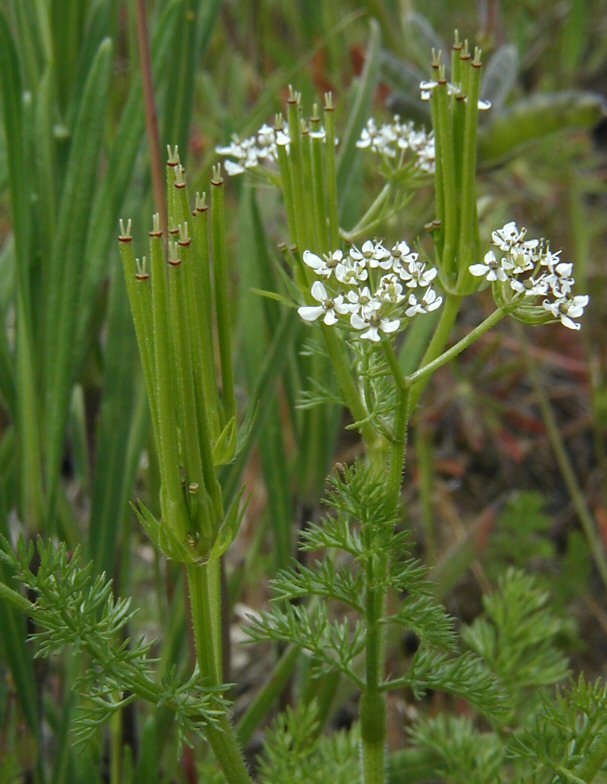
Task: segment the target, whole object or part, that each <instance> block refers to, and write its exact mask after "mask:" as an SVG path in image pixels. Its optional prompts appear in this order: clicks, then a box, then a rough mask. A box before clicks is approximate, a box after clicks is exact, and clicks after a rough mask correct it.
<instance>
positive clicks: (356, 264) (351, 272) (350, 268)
mask: <svg viewBox="0 0 607 784" xmlns="http://www.w3.org/2000/svg"><path fill="white" fill-rule="evenodd" d="M335 277H336V278H337V280H338V281H339V282H340V283H345V284H346V285H347V286H355V285H356V284H357V283H362V282H363V281H365V280H367V278H368V277H369V273H368V272H367V270H366V268H365V265H364V264H363V263H362V262H361V261H355V260H354V259H352V258H350V257H347V258H345V259H344V260H343V261H341V262H340V263H339V264H338V265H337V266H336V267H335Z"/></svg>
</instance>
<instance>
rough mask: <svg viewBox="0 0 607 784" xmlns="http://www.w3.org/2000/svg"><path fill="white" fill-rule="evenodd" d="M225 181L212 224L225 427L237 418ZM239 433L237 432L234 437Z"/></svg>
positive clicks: (216, 187)
mask: <svg viewBox="0 0 607 784" xmlns="http://www.w3.org/2000/svg"><path fill="white" fill-rule="evenodd" d="M223 186H224V181H223V177H221V176H219V177H213V179H212V180H211V219H212V224H213V266H214V270H215V314H216V317H217V338H218V343H219V358H220V360H221V379H222V393H223V394H222V397H223V409H224V412H223V413H224V419H223V425H224V427H225V426H226V424H228V423H229V422H230V420H232V419H233V417H235V416H236V396H235V390H234V368H233V365H232V345H231V331H232V330H231V326H232V325H231V323H230V308H229V302H230V292H229V279H228V254H227V247H226V224H225V203H224V187H223ZM235 432H236V430H235V429H234V433H235Z"/></svg>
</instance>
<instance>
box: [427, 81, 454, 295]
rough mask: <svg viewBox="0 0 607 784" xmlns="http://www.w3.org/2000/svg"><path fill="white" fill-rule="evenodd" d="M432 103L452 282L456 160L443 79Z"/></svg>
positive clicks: (445, 257)
mask: <svg viewBox="0 0 607 784" xmlns="http://www.w3.org/2000/svg"><path fill="white" fill-rule="evenodd" d="M432 101H433V102H434V103H435V104H436V121H437V124H436V125H435V135H436V136H437V137H439V139H440V141H439V150H440V157H441V163H440V170H441V180H440V182H438V181H437V182H438V185H439V188H442V191H443V194H442V207H443V210H444V247H443V252H442V270H443V273H444V274H445V275H446V276H447V279H448V280H449V281H451V280H452V278H453V274H454V272H455V252H456V241H457V203H458V197H457V191H456V188H455V160H454V155H453V129H452V127H451V117H450V116H449V105H448V102H449V96H448V95H447V85H446V83H444V81H443V80H440V81H439V86H438V87H436V88H435V89H434V91H433V96H432Z"/></svg>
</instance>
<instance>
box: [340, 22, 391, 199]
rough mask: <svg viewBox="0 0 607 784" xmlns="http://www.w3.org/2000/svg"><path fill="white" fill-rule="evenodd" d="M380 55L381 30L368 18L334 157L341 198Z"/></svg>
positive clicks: (371, 95) (347, 181)
mask: <svg viewBox="0 0 607 784" xmlns="http://www.w3.org/2000/svg"><path fill="white" fill-rule="evenodd" d="M380 55H381V32H380V28H379V25H378V24H377V22H376V21H375V20H374V19H372V20H371V22H370V24H369V43H368V45H367V51H366V55H365V67H364V68H363V72H362V74H361V75H360V80H359V83H358V87H357V89H356V93H355V96H354V100H353V102H352V109H351V111H350V114H349V116H348V122H347V125H346V130H345V131H344V134H343V136H342V139H341V142H340V152H339V156H338V159H337V186H338V187H337V190H338V193H340V194H342V200H343V194H346V193H347V192H348V183H349V182H350V178H351V177H352V173H353V170H354V168H355V166H354V158H355V156H356V142H357V141H358V139H359V137H360V132H361V130H362V128H363V125H364V124H365V123H366V121H367V119H368V118H369V114H370V112H371V106H372V103H373V97H374V95H375V88H376V87H377V80H378V77H379V65H380Z"/></svg>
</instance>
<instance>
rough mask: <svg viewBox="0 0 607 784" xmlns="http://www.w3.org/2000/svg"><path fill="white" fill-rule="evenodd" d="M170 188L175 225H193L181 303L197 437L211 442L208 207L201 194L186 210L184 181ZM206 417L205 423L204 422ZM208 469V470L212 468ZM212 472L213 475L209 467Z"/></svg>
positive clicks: (215, 402) (215, 423) (214, 417)
mask: <svg viewBox="0 0 607 784" xmlns="http://www.w3.org/2000/svg"><path fill="white" fill-rule="evenodd" d="M169 176H170V175H169ZM171 192H172V193H173V197H172V202H173V215H174V220H175V225H181V226H189V225H190V224H192V225H193V240H194V241H193V243H192V244H191V245H187V246H183V247H181V256H182V259H183V261H184V293H185V305H184V307H185V313H186V316H187V322H188V329H187V331H188V334H189V335H190V343H191V350H192V352H193V355H192V356H193V361H192V371H193V374H194V385H195V387H196V390H197V394H196V403H197V411H198V421H199V431H200V432H199V438H200V441H201V443H205V444H206V443H207V442H208V440H209V439H210V441H211V442H212V443H213V444H214V443H216V441H217V439H218V438H219V435H220V432H221V426H220V421H219V395H218V392H217V380H216V369H215V355H214V350H213V319H212V313H213V305H212V292H213V287H212V283H211V268H210V256H209V234H208V208H207V206H206V203H205V199H204V198H203V199H202V200H199V199H198V198H197V203H196V208H195V210H194V211H193V213H192V214H190V200H189V196H188V190H187V186H186V184H185V181H183V182H179V183H177V182H173V186H172V188H171ZM206 421H208V427H205V425H204V423H205V422H206ZM205 434H207V435H205ZM209 449H210V444H209ZM211 452H212V449H211ZM203 463H204V464H205V465H207V466H212V454H211V458H210V460H207V458H206V457H205V455H204V454H203ZM210 470H211V471H212V468H211V469H210ZM212 473H213V475H214V472H213V471H212Z"/></svg>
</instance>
